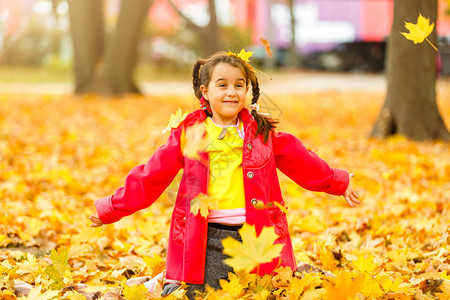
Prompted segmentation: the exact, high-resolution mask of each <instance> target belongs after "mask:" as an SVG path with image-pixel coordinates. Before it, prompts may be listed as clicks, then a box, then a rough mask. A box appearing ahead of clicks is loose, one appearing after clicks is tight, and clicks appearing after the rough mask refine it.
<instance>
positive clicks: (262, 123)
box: [192, 51, 278, 143]
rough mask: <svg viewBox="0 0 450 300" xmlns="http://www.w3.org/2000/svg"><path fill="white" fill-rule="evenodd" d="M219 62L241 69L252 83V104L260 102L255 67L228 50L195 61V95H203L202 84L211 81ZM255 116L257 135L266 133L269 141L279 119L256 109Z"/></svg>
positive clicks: (193, 72)
mask: <svg viewBox="0 0 450 300" xmlns="http://www.w3.org/2000/svg"><path fill="white" fill-rule="evenodd" d="M219 63H227V64H229V65H231V66H233V67H237V68H239V69H241V71H242V73H243V74H244V75H245V84H246V85H247V86H248V84H249V83H251V85H252V95H253V98H252V104H256V103H258V99H259V95H260V94H259V82H258V78H257V77H256V74H255V71H254V70H253V68H252V67H251V66H250V65H249V64H248V63H246V62H245V61H243V60H242V59H241V58H240V57H238V56H235V55H231V54H227V53H226V52H223V51H221V52H217V53H216V54H213V55H212V56H210V57H209V58H207V59H199V60H197V61H196V62H195V63H194V66H193V68H192V87H193V89H194V94H195V96H196V97H197V98H198V99H200V98H201V97H202V91H201V90H200V87H201V86H202V85H204V86H208V84H209V82H210V81H211V76H212V73H213V71H214V68H215V67H216V66H217V65H218V64H219ZM205 112H206V114H207V115H208V116H209V117H212V115H211V113H210V112H209V111H207V110H206V111H205ZM251 113H252V115H253V118H254V119H255V121H256V123H257V124H258V129H257V130H256V134H255V136H258V135H259V134H260V133H262V134H263V135H264V143H266V142H267V140H268V138H269V133H270V131H272V132H273V131H274V129H275V124H276V123H278V121H276V120H273V119H271V118H268V117H265V116H261V115H260V114H258V113H257V112H256V110H252V111H251Z"/></svg>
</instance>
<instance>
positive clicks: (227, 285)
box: [220, 273, 246, 299]
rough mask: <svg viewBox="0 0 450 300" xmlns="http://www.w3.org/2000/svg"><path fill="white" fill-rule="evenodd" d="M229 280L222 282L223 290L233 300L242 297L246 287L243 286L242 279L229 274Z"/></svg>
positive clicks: (222, 280)
mask: <svg viewBox="0 0 450 300" xmlns="http://www.w3.org/2000/svg"><path fill="white" fill-rule="evenodd" d="M228 279H229V281H228V280H225V279H221V280H220V286H221V287H222V289H223V290H224V291H226V292H227V293H228V294H230V296H231V297H232V298H233V299H237V298H239V297H241V296H242V295H243V293H244V289H245V288H246V286H244V285H242V284H241V283H240V278H238V277H237V276H236V275H235V274H233V273H229V277H228Z"/></svg>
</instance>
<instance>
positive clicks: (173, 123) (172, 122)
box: [162, 108, 188, 133]
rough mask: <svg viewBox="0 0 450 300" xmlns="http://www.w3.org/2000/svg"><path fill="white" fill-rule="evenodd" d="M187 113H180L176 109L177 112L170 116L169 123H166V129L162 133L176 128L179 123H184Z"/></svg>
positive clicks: (179, 109)
mask: <svg viewBox="0 0 450 300" xmlns="http://www.w3.org/2000/svg"><path fill="white" fill-rule="evenodd" d="M187 115H188V113H184V114H183V112H182V111H181V108H178V110H177V112H176V113H174V114H171V115H170V118H169V122H168V123H167V127H166V128H164V130H163V131H162V133H165V132H166V131H169V130H170V129H172V128H177V127H178V125H180V123H181V122H183V121H184V119H185V118H186V116H187Z"/></svg>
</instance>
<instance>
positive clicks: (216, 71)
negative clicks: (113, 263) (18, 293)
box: [90, 52, 359, 296]
mask: <svg viewBox="0 0 450 300" xmlns="http://www.w3.org/2000/svg"><path fill="white" fill-rule="evenodd" d="M192 75H193V88H194V92H195V96H196V97H197V98H198V99H199V100H200V106H201V109H199V110H196V111H194V112H192V113H190V114H189V115H188V116H187V117H186V118H185V119H184V121H182V122H181V123H180V124H179V125H178V127H177V128H173V129H172V131H171V134H170V136H169V138H168V141H167V143H166V144H165V145H163V146H161V147H160V148H159V149H158V150H156V152H155V153H154V154H153V155H152V156H151V158H150V160H149V161H148V162H147V163H146V164H144V165H140V166H137V167H135V168H133V169H132V170H131V172H130V173H129V174H128V176H127V178H126V181H125V186H124V187H121V188H119V189H118V190H117V191H116V192H115V193H114V195H112V196H109V197H105V198H102V199H99V200H97V201H96V202H95V206H96V209H97V213H98V216H91V217H90V219H91V221H92V222H93V223H92V224H91V226H93V227H97V226H101V225H103V224H109V223H113V222H116V221H118V220H120V219H121V218H122V217H124V216H127V215H130V214H132V213H134V212H136V211H138V210H140V209H144V208H146V207H148V206H150V205H151V204H152V203H153V202H155V201H156V200H157V199H158V197H159V196H160V195H161V194H162V193H163V192H164V190H165V189H166V188H167V187H168V185H169V184H170V183H171V181H172V180H173V179H174V177H175V176H176V175H177V173H178V171H179V170H180V169H183V176H182V179H181V183H180V186H179V189H178V195H177V199H176V202H175V206H174V209H173V213H172V218H171V224H170V233H169V242H168V249H167V260H166V284H165V286H164V290H163V295H165V294H168V293H171V292H172V291H174V290H175V289H176V288H177V287H178V285H179V284H180V282H181V281H183V282H186V283H187V284H189V285H190V287H189V289H188V295H190V296H192V291H194V290H203V289H204V286H205V285H206V284H208V285H210V286H212V287H214V288H217V289H218V288H220V284H219V280H220V279H223V278H227V277H228V272H232V269H231V268H230V267H229V266H227V265H226V264H224V263H223V260H224V259H225V258H226V256H225V255H224V254H223V253H222V250H223V246H222V239H224V238H225V237H227V236H232V237H233V238H235V239H240V236H239V232H238V229H239V228H241V226H242V224H243V223H244V222H246V223H249V224H252V225H254V226H255V227H256V230H257V232H260V231H261V230H262V228H263V227H265V226H273V227H274V229H275V232H276V234H277V235H279V238H278V239H277V241H276V243H280V244H282V245H283V249H282V251H281V255H280V257H278V258H275V259H273V261H271V262H269V263H265V264H262V265H261V266H260V267H259V268H258V269H259V274H260V275H263V274H267V273H269V274H270V273H272V272H273V270H274V269H276V268H277V267H279V266H288V267H290V268H292V269H293V270H296V269H297V267H298V266H297V262H296V260H295V256H294V252H293V248H292V243H291V239H290V236H289V232H288V224H287V219H286V215H285V214H284V213H283V212H282V210H281V209H279V208H278V207H277V206H276V205H263V208H261V206H260V205H258V206H256V205H257V204H261V202H262V203H264V204H267V203H269V202H275V201H276V202H278V203H279V204H281V205H284V201H283V198H282V195H281V190H280V186H279V183H278V177H277V169H279V170H280V171H281V172H283V173H284V174H286V175H287V176H288V177H289V178H291V179H292V180H294V181H295V182H296V183H297V184H299V185H300V186H302V187H304V188H306V189H308V190H312V191H321V192H326V193H329V194H333V195H343V196H344V198H345V200H346V201H347V203H348V205H350V206H351V207H354V206H356V205H357V204H359V201H358V195H357V194H356V193H355V191H354V190H353V189H352V187H351V185H350V178H351V176H349V174H348V173H347V171H344V170H341V169H334V168H331V167H330V166H328V164H327V163H326V162H325V161H323V160H322V159H320V158H319V157H318V156H317V155H316V154H315V153H313V152H311V151H309V150H307V148H305V146H304V145H303V144H302V142H301V141H300V140H299V139H298V138H296V137H295V136H293V135H291V134H288V133H284V132H275V130H274V128H275V122H274V121H273V120H271V119H269V118H266V117H263V116H261V115H260V114H259V113H258V105H257V102H258V98H259V83H258V80H257V77H256V76H255V73H254V70H253V68H252V67H251V65H250V64H249V63H248V62H246V61H245V60H243V59H242V58H241V57H239V56H238V55H236V54H231V53H228V54H227V53H225V52H219V53H216V54H215V55H213V56H211V57H209V58H208V59H205V60H198V61H197V62H196V63H195V64H194V67H193V72H192ZM250 85H251V87H252V95H253V97H252V101H251V103H252V104H251V105H250V106H249V108H250V111H249V110H248V109H247V108H245V106H246V103H245V102H246V101H245V100H246V94H247V91H248V89H249V86H250ZM198 123H201V124H204V126H205V137H206V138H207V140H208V146H207V147H206V149H204V150H203V151H200V152H199V153H198V156H199V158H198V159H194V158H191V157H187V156H183V147H184V144H183V142H180V139H181V140H182V141H183V140H185V135H186V130H187V129H189V127H191V126H193V125H196V124H198ZM201 194H206V195H208V196H210V197H213V198H214V199H217V200H218V203H219V207H218V209H215V210H210V213H209V215H208V217H206V218H205V217H202V216H201V214H197V215H194V214H192V213H191V211H190V202H191V200H192V199H194V198H195V197H197V196H199V195H201Z"/></svg>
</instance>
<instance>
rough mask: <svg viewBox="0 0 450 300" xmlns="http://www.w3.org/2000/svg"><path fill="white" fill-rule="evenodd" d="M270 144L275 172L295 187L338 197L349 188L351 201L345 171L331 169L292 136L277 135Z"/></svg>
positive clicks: (282, 133)
mask: <svg viewBox="0 0 450 300" xmlns="http://www.w3.org/2000/svg"><path fill="white" fill-rule="evenodd" d="M272 141H273V151H274V156H275V162H276V165H277V168H278V169H279V170H280V171H281V172H283V173H284V174H286V175H287V176H288V177H289V178H291V179H292V180H293V181H295V182H296V183H297V184H298V185H300V186H301V187H303V188H305V189H307V190H311V191H317V192H326V193H328V194H332V195H337V196H341V195H344V194H345V193H346V192H347V190H348V188H349V187H350V190H349V191H348V193H349V194H348V195H349V197H350V198H349V200H351V199H352V198H351V195H353V193H354V191H353V189H352V188H351V186H350V185H349V183H350V177H349V174H348V172H347V171H346V170H341V169H335V168H331V167H330V166H329V165H328V164H327V163H326V162H325V161H324V160H323V159H321V158H320V157H319V156H317V154H315V153H314V152H312V151H310V150H308V149H307V148H306V147H305V146H304V145H303V143H302V142H301V141H300V139H298V138H297V137H295V136H294V135H292V134H289V133H285V132H276V133H274V134H273V139H272ZM352 191H353V192H352ZM346 200H347V198H346ZM347 202H348V201H347Z"/></svg>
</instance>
